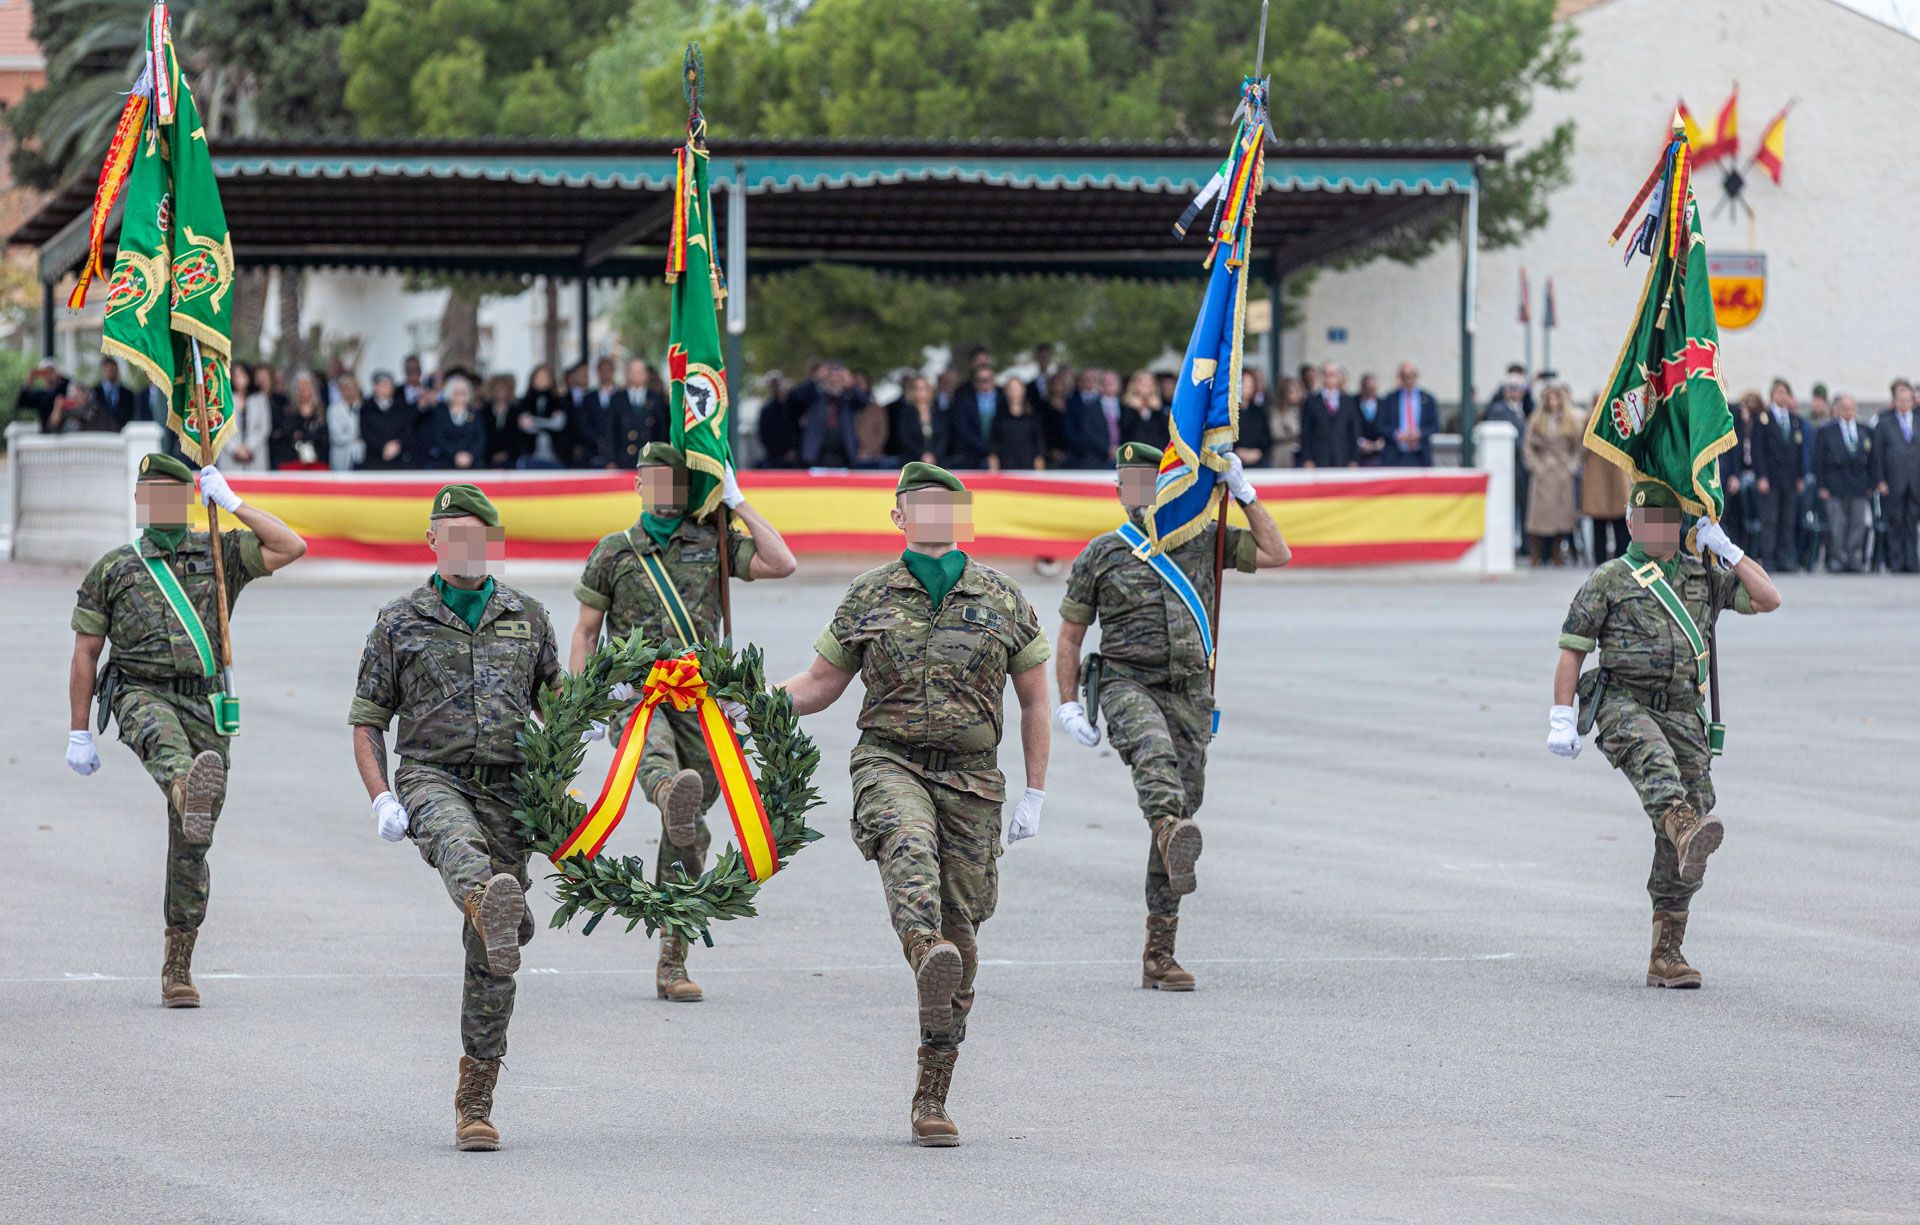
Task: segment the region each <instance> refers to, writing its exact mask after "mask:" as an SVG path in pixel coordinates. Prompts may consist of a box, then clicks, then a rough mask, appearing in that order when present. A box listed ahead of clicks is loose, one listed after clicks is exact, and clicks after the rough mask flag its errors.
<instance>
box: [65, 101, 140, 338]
mask: <svg viewBox="0 0 1920 1225" xmlns="http://www.w3.org/2000/svg"><path fill="white" fill-rule="evenodd" d="M146 118H147V96H146V95H145V94H142V93H138V92H135V93H132V94H128V95H127V102H126V105H125V106H123V107H121V108H120V123H119V125H118V126H117V127H115V128H114V130H113V140H112V142H111V143H109V144H108V145H107V160H106V161H104V162H102V163H101V165H100V183H99V185H98V186H97V187H95V188H94V190H93V214H92V216H91V217H90V218H89V220H88V223H87V262H86V263H84V264H82V265H81V266H80V283H79V284H78V285H75V286H74V287H73V292H72V293H71V294H69V295H67V307H68V309H70V310H79V309H80V308H81V307H83V306H85V305H86V304H87V287H88V286H89V285H91V284H93V278H95V277H97V276H98V277H104V276H106V275H107V270H106V268H105V266H104V265H103V264H102V263H101V259H100V253H101V250H102V249H103V248H104V247H105V246H106V243H107V218H109V217H111V216H112V215H113V206H114V204H115V203H116V202H117V201H118V200H119V199H120V193H121V191H123V190H124V189H125V188H126V186H127V174H128V172H129V171H130V170H131V169H132V167H133V155H134V151H135V150H136V149H138V148H139V147H140V127H141V125H142V124H143V123H145V122H146Z"/></svg>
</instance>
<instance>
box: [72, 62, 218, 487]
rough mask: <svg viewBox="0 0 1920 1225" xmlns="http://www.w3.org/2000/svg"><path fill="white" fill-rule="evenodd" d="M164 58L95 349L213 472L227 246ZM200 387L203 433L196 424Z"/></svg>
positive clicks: (195, 131) (196, 140) (195, 116)
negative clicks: (136, 378) (159, 103)
mask: <svg viewBox="0 0 1920 1225" xmlns="http://www.w3.org/2000/svg"><path fill="white" fill-rule="evenodd" d="M164 52H165V54H163V55H162V56H161V57H160V60H159V62H160V63H161V64H163V65H165V66H167V68H168V69H169V70H170V71H171V75H172V77H173V81H172V86H171V88H172V91H173V98H174V105H175V110H174V113H173V115H172V116H171V117H169V118H167V119H165V120H163V121H162V120H156V118H155V116H156V114H157V113H158V108H157V107H149V108H148V112H147V119H146V123H145V127H144V129H143V130H142V131H141V133H140V136H139V148H138V151H137V152H136V153H135V154H134V159H133V167H132V169H131V171H130V172H129V174H128V180H127V193H126V203H125V209H124V212H123V215H122V220H121V223H120V250H119V253H118V256H117V257H116V258H115V260H114V265H113V276H112V278H111V280H110V281H109V283H108V286H107V303H106V320H105V323H104V325H103V327H102V333H103V334H102V339H101V346H100V347H101V351H102V352H103V353H105V354H106V355H107V356H109V357H116V358H119V359H121V360H122V361H125V362H127V363H128V364H130V365H132V366H135V367H137V368H138V369H139V370H140V371H141V372H142V373H143V374H145V375H146V376H147V378H148V380H149V381H151V382H152V383H153V385H154V386H156V387H163V388H166V389H168V393H169V409H168V414H167V424H168V425H169V426H171V427H172V428H173V430H174V432H175V433H177V434H178V435H179V436H180V449H181V451H182V452H183V453H184V454H185V455H186V457H187V458H188V459H189V460H191V461H192V462H193V463H195V464H210V463H213V462H214V461H215V460H216V459H217V458H218V457H219V454H220V448H221V446H222V445H223V444H224V443H225V442H226V438H227V435H228V434H229V433H231V432H232V428H233V414H232V413H231V412H230V411H229V407H230V405H231V402H232V397H233V391H232V382H231V378H230V370H229V364H228V363H229V360H230V357H231V351H232V341H231V339H230V337H231V335H232V332H233V247H232V244H231V243H230V242H229V241H228V237H227V215H226V210H225V209H223V208H222V207H221V205H220V190H219V187H218V186H217V185H216V184H215V182H214V177H213V158H212V156H211V155H210V154H209V152H208V150H207V133H206V129H205V128H204V127H202V126H201V123H200V112H199V108H198V107H196V106H195V105H194V100H193V93H192V91H191V90H189V89H188V88H187V83H186V81H185V79H184V78H182V77H180V76H179V74H178V69H177V67H175V66H174V65H175V60H174V57H173V55H172V53H171V52H172V47H171V44H168V45H167V46H166V47H165V48H164ZM146 82H147V79H146V78H143V83H146ZM149 87H150V85H149ZM196 350H197V352H196ZM196 380H197V381H198V383H199V391H200V395H201V397H202V398H204V400H205V404H206V408H205V412H206V428H205V429H204V431H203V430H202V429H201V428H200V426H199V422H198V419H197V417H196V416H195V410H196V405H195V397H194V383H195V381H196ZM203 433H204V435H205V436H204V437H203V436H202V435H203Z"/></svg>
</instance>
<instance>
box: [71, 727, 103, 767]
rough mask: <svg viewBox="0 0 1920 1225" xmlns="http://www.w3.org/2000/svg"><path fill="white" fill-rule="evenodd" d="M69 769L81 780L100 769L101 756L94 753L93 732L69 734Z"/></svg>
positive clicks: (83, 731)
mask: <svg viewBox="0 0 1920 1225" xmlns="http://www.w3.org/2000/svg"><path fill="white" fill-rule="evenodd" d="M67 768H68V769H70V770H72V771H73V772H74V773H75V774H78V775H79V776H80V777H81V778H85V777H86V776H87V775H89V774H92V773H93V772H94V771H95V770H98V769H99V768H100V754H99V753H97V752H95V751H94V747H93V733H92V732H89V731H85V730H82V731H77V732H68V733H67Z"/></svg>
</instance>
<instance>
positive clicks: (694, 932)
mask: <svg viewBox="0 0 1920 1225" xmlns="http://www.w3.org/2000/svg"><path fill="white" fill-rule="evenodd" d="M683 654H685V651H684V649H682V648H680V647H677V646H675V647H672V648H669V647H667V646H665V645H661V644H656V643H652V642H648V641H646V640H645V639H643V638H642V637H641V636H640V635H639V634H638V633H635V634H633V635H631V636H629V637H627V638H624V639H618V640H614V641H609V642H608V643H606V644H605V645H603V646H602V647H601V648H600V649H599V650H597V651H595V652H594V653H593V655H592V656H591V657H589V658H588V660H587V662H586V665H585V666H584V667H582V668H581V669H580V670H579V671H578V672H575V673H573V674H572V675H570V676H568V677H566V678H565V679H564V680H563V681H562V682H561V683H560V685H559V687H558V688H557V689H552V690H548V691H547V692H545V693H543V694H542V695H541V697H540V721H539V723H538V724H535V723H534V721H533V720H531V719H530V720H528V721H527V726H526V727H524V728H522V729H521V731H520V735H519V741H520V748H521V751H522V752H523V753H524V754H525V756H526V766H525V768H524V770H523V771H522V772H521V773H520V775H519V776H518V777H517V778H516V780H515V782H516V785H517V792H518V799H519V804H518V806H517V807H516V808H515V809H514V814H513V815H514V818H515V820H517V821H518V822H519V824H520V827H521V829H522V831H523V832H524V833H525V834H526V836H527V838H528V840H529V841H530V842H531V843H532V845H533V849H534V850H535V851H537V852H538V853H540V854H542V855H551V854H552V853H553V852H554V851H555V850H557V849H559V847H560V846H561V845H562V844H563V843H564V842H565V841H566V839H567V836H568V835H569V834H571V833H572V832H573V830H574V829H575V828H576V827H577V826H578V825H579V824H580V822H581V820H582V819H584V818H585V816H586V812H587V810H586V806H585V805H583V804H582V803H581V802H580V801H579V800H578V799H576V798H575V797H574V796H573V794H572V793H571V791H570V790H569V789H570V787H571V786H572V783H573V779H574V776H575V775H576V774H578V773H579V772H580V764H581V762H582V760H583V759H584V758H585V756H586V745H585V744H583V743H581V741H580V734H581V733H582V732H584V731H586V730H587V727H588V725H589V724H592V723H595V722H603V723H604V722H606V721H608V720H609V719H611V718H612V716H613V715H614V714H615V713H616V712H617V711H618V710H619V709H620V708H621V706H622V705H623V703H621V702H618V701H615V700H614V699H613V698H611V697H609V696H607V691H608V690H609V689H611V688H612V687H613V686H614V685H616V684H619V683H621V682H623V681H624V682H626V683H628V684H631V685H633V686H634V688H635V689H639V688H640V686H641V684H642V682H643V681H644V680H645V679H646V677H647V674H648V673H649V672H650V671H651V670H652V668H653V665H654V664H655V663H656V662H658V661H661V660H666V659H672V658H675V657H676V656H679V655H683ZM694 657H695V659H696V660H697V661H698V662H699V665H700V675H701V676H702V677H703V678H704V679H705V680H706V683H707V691H708V693H709V694H711V695H712V696H713V697H714V698H715V699H716V700H727V701H734V702H738V703H740V704H741V705H742V706H744V707H746V709H747V735H746V736H745V737H744V740H745V747H746V749H747V753H748V756H749V758H750V760H751V761H752V763H753V770H754V778H755V781H756V782H757V783H758V785H759V789H760V799H761V802H762V803H763V804H764V805H765V807H766V812H767V822H768V824H769V825H771V826H772V828H773V841H774V851H775V853H776V855H777V856H778V857H779V864H780V866H781V867H785V866H786V864H787V860H788V859H789V858H790V857H791V856H792V855H793V854H794V853H795V852H797V851H799V850H800V849H801V848H802V847H804V846H806V845H807V844H808V843H809V842H814V841H816V840H818V839H819V838H820V836H821V835H820V832H819V831H818V830H815V829H812V828H810V827H809V826H808V825H807V813H808V812H809V811H810V810H812V809H814V808H816V807H818V806H819V805H820V794H819V792H817V791H815V790H814V788H813V772H814V770H815V769H816V768H818V766H819V765H820V750H819V749H818V748H817V747H815V745H814V743H813V739H812V737H810V736H808V735H807V734H806V733H805V732H802V731H801V730H800V721H799V717H798V716H797V715H795V714H794V713H793V699H792V698H791V697H789V696H788V695H787V692H786V691H785V690H784V689H773V690H769V689H768V687H767V678H766V667H765V657H764V655H763V654H762V652H761V650H760V648H759V647H756V646H749V647H747V648H746V649H745V650H744V651H740V652H738V653H736V652H735V651H734V650H733V649H732V644H731V643H729V642H721V643H703V644H701V645H700V646H698V647H696V648H694ZM553 880H554V882H555V892H556V895H557V896H558V898H559V902H560V905H559V908H558V909H556V910H555V911H554V913H553V920H552V924H551V925H552V926H554V927H565V926H566V925H567V924H568V923H570V922H572V921H573V919H574V917H575V916H576V915H579V914H581V913H582V912H584V913H586V914H589V915H591V916H592V918H590V919H588V920H587V923H586V926H585V927H583V928H582V929H581V933H582V934H583V935H587V934H591V933H592V931H593V929H594V928H595V927H598V926H599V925H600V921H601V920H602V919H604V918H606V917H607V916H608V915H613V916H615V917H616V918H622V919H625V920H627V930H628V931H632V930H633V929H634V928H635V927H640V926H644V927H645V928H646V929H647V934H648V935H652V934H653V933H655V932H657V931H659V932H667V933H669V934H672V935H677V936H680V937H682V938H684V939H688V940H691V939H693V938H695V937H699V938H700V939H702V940H705V941H706V942H707V943H708V944H711V943H713V939H712V937H711V936H710V935H709V934H708V928H709V927H710V926H711V925H712V924H714V923H718V922H722V921H725V920H728V919H743V918H747V917H749V916H751V915H753V914H755V913H756V912H755V910H754V906H753V903H754V897H755V895H756V894H758V893H759V892H760V884H759V883H756V882H755V881H754V880H753V879H752V877H751V876H749V875H748V872H747V863H746V860H745V858H743V857H742V856H741V854H740V851H739V848H737V847H733V846H729V847H727V849H726V850H725V851H723V852H722V853H721V854H720V856H719V858H718V859H716V860H715V861H714V863H713V866H712V867H710V868H708V869H707V870H706V871H705V872H703V873H702V874H701V875H700V877H699V878H698V879H688V877H687V875H686V872H685V871H684V869H678V868H676V869H675V870H674V872H673V873H672V874H670V875H669V876H668V877H667V878H666V879H664V880H662V881H661V883H660V884H658V885H655V884H653V883H652V882H651V881H649V880H648V879H647V865H646V861H645V860H643V859H641V858H639V857H638V856H634V855H620V856H615V855H610V854H606V853H604V852H603V853H601V854H599V855H594V856H592V857H588V856H586V855H570V856H568V857H567V858H565V859H562V860H560V861H559V862H558V863H556V864H554V874H553Z"/></svg>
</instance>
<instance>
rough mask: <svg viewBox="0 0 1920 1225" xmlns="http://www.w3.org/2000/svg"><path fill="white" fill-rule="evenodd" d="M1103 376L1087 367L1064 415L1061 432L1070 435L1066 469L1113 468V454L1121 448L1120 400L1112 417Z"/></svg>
mask: <svg viewBox="0 0 1920 1225" xmlns="http://www.w3.org/2000/svg"><path fill="white" fill-rule="evenodd" d="M1101 377H1102V375H1101V372H1100V371H1098V370H1095V369H1093V368H1092V367H1084V368H1082V369H1081V371H1080V376H1079V377H1078V378H1077V379H1075V380H1074V387H1073V394H1072V395H1070V396H1068V397H1067V405H1066V408H1065V410H1064V411H1063V412H1062V414H1061V416H1062V421H1061V433H1063V434H1064V435H1065V436H1066V443H1067V457H1066V461H1065V466H1066V467H1069V468H1080V469H1101V468H1111V467H1113V453H1114V451H1115V449H1116V448H1118V447H1119V445H1120V401H1119V398H1118V397H1115V399H1114V401H1113V416H1112V417H1108V416H1107V412H1106V406H1105V404H1104V402H1103V400H1102V397H1101V395H1100V379H1101Z"/></svg>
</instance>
